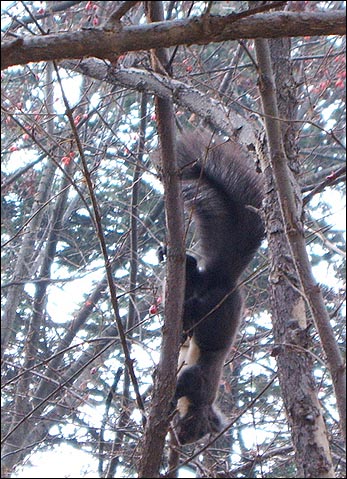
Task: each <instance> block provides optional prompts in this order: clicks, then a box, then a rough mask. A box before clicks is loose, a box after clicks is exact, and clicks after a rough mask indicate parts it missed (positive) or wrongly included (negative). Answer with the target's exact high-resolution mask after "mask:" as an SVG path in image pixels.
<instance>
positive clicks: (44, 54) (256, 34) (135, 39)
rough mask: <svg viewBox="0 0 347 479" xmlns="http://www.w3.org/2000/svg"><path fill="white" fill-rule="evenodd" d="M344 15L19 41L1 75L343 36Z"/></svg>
mask: <svg viewBox="0 0 347 479" xmlns="http://www.w3.org/2000/svg"><path fill="white" fill-rule="evenodd" d="M345 33H346V14H345V11H330V12H305V13H301V12H300V13H297V12H275V13H265V14H258V15H253V16H250V17H247V18H241V19H240V18H239V17H238V16H236V15H235V14H231V15H226V16H219V15H216V16H212V15H208V16H206V15H202V16H200V17H192V18H187V19H183V20H171V21H161V22H155V23H153V24H148V25H137V26H127V27H123V28H121V29H117V30H115V31H105V30H104V29H88V30H83V31H78V32H68V33H56V34H52V35H45V36H36V37H30V38H28V37H25V38H16V39H15V40H11V41H7V42H4V43H3V44H2V46H1V69H4V68H8V67H9V66H12V65H19V64H26V63H29V62H40V61H48V60H61V59H64V58H65V59H67V58H82V57H92V56H94V57H98V58H114V56H115V55H121V54H123V53H125V52H130V51H139V50H149V49H151V48H158V47H170V46H172V45H184V44H198V45H206V44H208V43H210V42H223V41H226V40H238V39H240V38H278V37H285V36H288V37H298V36H303V35H313V36H314V35H344V34H345Z"/></svg>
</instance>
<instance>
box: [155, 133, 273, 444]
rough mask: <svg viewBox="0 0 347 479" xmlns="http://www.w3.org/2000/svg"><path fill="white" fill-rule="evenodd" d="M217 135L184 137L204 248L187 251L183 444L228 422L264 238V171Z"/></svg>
mask: <svg viewBox="0 0 347 479" xmlns="http://www.w3.org/2000/svg"><path fill="white" fill-rule="evenodd" d="M212 138H213V137H212V135H211V134H210V133H208V132H207V131H206V130H195V131H193V132H187V133H184V134H183V135H181V137H180V138H179V139H178V142H177V162H178V166H179V168H180V169H181V175H182V176H181V179H182V192H183V199H184V203H185V207H187V208H188V210H191V212H192V217H193V220H194V224H195V232H196V237H197V239H198V248H199V249H198V254H197V256H196V257H195V256H192V255H188V254H187V255H186V289H185V300H184V306H183V344H182V347H181V350H180V357H179V372H178V378H177V385H176V392H175V396H174V398H173V403H174V405H176V407H177V410H178V414H176V416H175V418H174V430H175V431H176V435H177V438H178V440H179V442H180V444H182V445H184V444H189V443H193V442H195V441H197V440H199V439H201V438H203V437H204V436H206V435H207V434H210V433H218V432H220V431H221V430H222V429H223V427H224V425H225V419H224V416H223V415H222V413H221V412H220V411H219V409H218V407H217V405H216V398H217V394H218V387H219V383H220V378H221V375H222V370H223V366H224V362H225V359H226V356H227V354H228V353H229V351H230V349H231V347H232V344H233V342H234V340H235V337H236V334H237V332H238V328H239V323H240V316H241V311H242V306H243V301H242V294H241V292H240V288H239V286H238V281H239V278H240V276H241V274H242V272H243V271H244V270H245V268H246V267H247V265H248V264H249V262H250V261H251V260H252V258H253V256H254V254H255V252H256V250H257V249H258V248H259V246H260V243H261V241H262V239H263V237H264V227H263V223H262V220H261V217H260V214H259V210H260V208H261V202H262V188H263V187H262V179H261V175H259V174H257V173H256V172H255V166H254V165H252V162H251V161H250V159H249V157H248V156H247V155H246V154H245V152H244V151H243V150H242V149H241V147H240V146H239V145H238V144H236V143H232V142H231V141H228V142H225V141H224V142H223V141H222V140H221V139H219V138H217V140H216V141H213V139H212ZM162 254H163V252H162Z"/></svg>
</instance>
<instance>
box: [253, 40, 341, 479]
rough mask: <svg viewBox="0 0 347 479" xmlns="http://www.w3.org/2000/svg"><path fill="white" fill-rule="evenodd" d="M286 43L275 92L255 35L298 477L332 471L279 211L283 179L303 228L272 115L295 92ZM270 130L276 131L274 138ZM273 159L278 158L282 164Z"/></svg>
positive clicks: (279, 48)
mask: <svg viewBox="0 0 347 479" xmlns="http://www.w3.org/2000/svg"><path fill="white" fill-rule="evenodd" d="M289 46H290V44H289V40H288V39H281V40H277V41H276V44H274V48H273V59H275V60H276V62H274V71H275V74H276V80H277V83H276V86H277V98H276V88H275V82H274V76H273V72H272V66H271V59H270V51H269V47H268V44H267V40H256V53H257V60H258V68H259V75H260V81H259V83H260V93H261V99H262V104H263V110H264V114H266V115H269V116H267V117H266V118H265V124H266V132H267V137H268V143H269V145H270V162H268V161H267V158H266V156H263V169H264V172H265V176H266V180H267V194H266V201H265V219H266V225H267V235H268V241H269V254H270V263H271V272H270V294H271V302H272V310H273V325H274V337H275V342H276V344H277V346H275V348H274V350H273V355H275V356H276V358H277V364H278V375H279V381H280V386H281V390H282V393H283V394H282V397H283V401H284V404H285V408H286V413H287V417H288V422H289V425H290V427H291V434H292V440H293V445H294V449H295V459H296V465H297V472H298V477H335V473H334V469H333V465H332V459H331V453H330V448H329V441H328V437H327V431H326V427H325V423H324V418H323V415H322V408H321V406H320V404H319V401H318V397H317V391H316V387H315V382H314V378H313V373H312V369H313V356H312V355H311V354H310V351H309V348H310V345H311V341H310V337H309V334H308V331H309V328H308V327H307V318H306V313H305V301H304V297H303V294H302V293H301V292H300V289H301V284H300V279H299V276H298V274H297V270H296V264H295V263H296V262H295V261H294V260H293V256H292V250H291V248H290V243H289V241H288V227H287V224H288V223H287V221H288V218H287V217H286V216H284V217H283V215H282V210H283V204H282V201H283V199H284V198H283V197H284V192H283V190H284V187H283V183H285V189H286V193H285V194H286V196H285V198H286V200H285V201H287V202H288V198H287V195H288V194H290V195H291V197H292V198H293V200H292V202H291V205H292V208H293V209H292V210H291V217H292V218H296V221H297V227H299V225H300V231H302V228H303V226H302V224H301V210H302V198H301V194H300V190H299V189H298V188H297V184H296V182H295V179H294V177H293V176H292V174H291V172H290V169H289V166H290V165H289V164H288V163H287V158H291V159H292V164H293V160H295V158H296V156H295V150H294V149H293V144H294V143H293V141H292V139H293V137H294V134H293V133H294V130H293V124H289V125H288V123H286V124H284V125H283V128H282V131H281V127H280V124H279V121H278V120H277V118H278V117H279V116H281V117H282V118H288V119H289V120H290V119H292V118H293V116H294V109H295V105H296V101H295V94H293V92H295V87H294V81H293V78H292V76H291V69H290V64H289V60H288V59H289V53H290V48H289ZM277 101H278V103H279V104H280V105H281V111H280V113H279V112H278V110H277ZM270 105H272V108H270ZM270 117H271V118H270ZM270 121H271V123H270V125H269V122H270ZM274 123H275V125H274ZM283 132H285V133H284V142H283V141H282V134H283ZM274 135H276V137H275V139H274V138H273V136H274ZM274 143H275V145H276V147H274ZM284 144H285V145H286V153H287V155H286V153H285V151H284ZM278 162H281V166H282V168H281V169H279V166H278ZM278 195H279V197H280V198H281V201H279V199H278ZM294 198H295V200H294ZM281 207H282V209H281ZM283 221H284V222H285V223H284V224H283Z"/></svg>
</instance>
